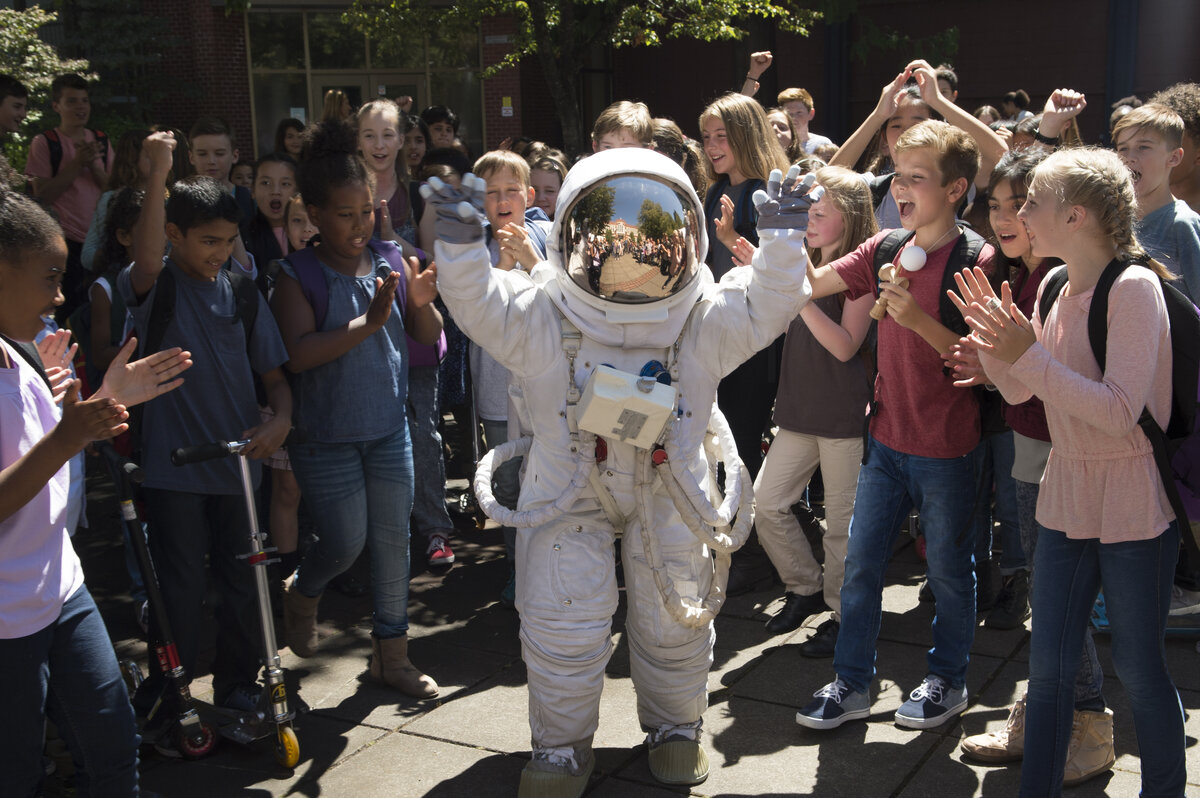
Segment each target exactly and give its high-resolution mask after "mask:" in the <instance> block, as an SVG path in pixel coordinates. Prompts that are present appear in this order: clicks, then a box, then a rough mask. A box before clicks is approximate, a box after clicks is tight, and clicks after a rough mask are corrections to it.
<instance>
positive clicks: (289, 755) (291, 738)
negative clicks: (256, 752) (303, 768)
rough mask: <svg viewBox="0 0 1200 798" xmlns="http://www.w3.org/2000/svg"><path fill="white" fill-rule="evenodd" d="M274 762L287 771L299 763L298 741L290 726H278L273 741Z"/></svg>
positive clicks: (294, 731)
mask: <svg viewBox="0 0 1200 798" xmlns="http://www.w3.org/2000/svg"><path fill="white" fill-rule="evenodd" d="M275 761H276V762H278V763H279V764H280V765H282V766H283V767H285V768H288V769H289V770H290V769H292V768H294V767H296V764H297V763H298V762H299V761H300V740H299V739H298V738H297V737H296V730H295V729H293V728H292V727H291V726H280V727H279V736H278V737H277V738H276V740H275Z"/></svg>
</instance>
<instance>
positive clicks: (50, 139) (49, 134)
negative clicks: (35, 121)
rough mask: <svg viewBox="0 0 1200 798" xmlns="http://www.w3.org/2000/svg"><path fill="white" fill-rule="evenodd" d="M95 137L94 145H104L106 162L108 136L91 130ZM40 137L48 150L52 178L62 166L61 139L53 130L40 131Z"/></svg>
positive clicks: (102, 132) (101, 131)
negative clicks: (43, 138)
mask: <svg viewBox="0 0 1200 798" xmlns="http://www.w3.org/2000/svg"><path fill="white" fill-rule="evenodd" d="M92 133H94V134H95V135H96V143H97V144H102V145H104V159H105V161H107V160H108V136H107V135H105V133H104V131H103V130H93V131H92ZM42 135H43V136H45V137H46V145H47V146H48V147H49V148H50V176H51V177H54V176H55V175H57V174H58V168H59V167H60V166H62V159H63V145H62V139H61V138H59V136H58V131H57V130H55V129H54V128H51V129H49V130H45V131H42Z"/></svg>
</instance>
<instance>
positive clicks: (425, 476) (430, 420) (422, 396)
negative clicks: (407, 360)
mask: <svg viewBox="0 0 1200 798" xmlns="http://www.w3.org/2000/svg"><path fill="white" fill-rule="evenodd" d="M440 416H441V409H440V407H439V406H438V367H437V366H413V367H411V368H409V370H408V431H409V435H410V436H411V438H412V459H413V467H414V469H415V470H416V480H417V481H416V485H415V486H414V489H413V490H414V495H413V508H412V522H413V523H412V527H413V532H415V533H416V534H417V535H419V536H420V537H421V538H424V539H425V540H426V541H428V540H429V537H430V536H431V535H442V536H444V537H450V534H451V533H452V532H453V531H454V522H453V521H451V520H450V514H449V513H448V512H446V460H445V456H444V450H443V449H442V436H441V433H439V432H438V418H439V417H440Z"/></svg>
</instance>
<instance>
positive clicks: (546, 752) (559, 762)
mask: <svg viewBox="0 0 1200 798" xmlns="http://www.w3.org/2000/svg"><path fill="white" fill-rule="evenodd" d="M533 758H534V759H535V760H537V761H540V762H545V763H547V764H549V765H553V766H554V767H559V768H565V769H566V770H568V771H570V772H571V774H572V775H574V774H575V773H576V772H578V770H579V765H578V764H577V763H576V762H575V749H574V748H573V747H571V746H569V745H568V746H566V747H564V748H535V749H534V751H533Z"/></svg>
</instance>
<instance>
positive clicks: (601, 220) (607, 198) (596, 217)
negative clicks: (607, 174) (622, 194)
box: [571, 186, 617, 235]
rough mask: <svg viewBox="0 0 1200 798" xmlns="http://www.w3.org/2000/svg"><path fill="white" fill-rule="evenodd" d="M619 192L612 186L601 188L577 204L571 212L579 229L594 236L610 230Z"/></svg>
mask: <svg viewBox="0 0 1200 798" xmlns="http://www.w3.org/2000/svg"><path fill="white" fill-rule="evenodd" d="M616 199H617V192H616V191H615V190H613V188H612V187H611V186H599V187H597V188H594V189H592V190H591V191H590V192H588V195H587V196H586V197H584V198H583V199H581V200H579V201H578V202H577V203H575V207H574V208H573V209H572V210H571V218H572V219H573V220H574V221H575V225H576V227H577V229H583V230H586V231H587V232H588V233H591V234H592V235H600V234H601V233H602V232H603V231H606V230H607V229H608V223H609V221H611V220H612V215H613V206H614V205H615V204H616Z"/></svg>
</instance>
